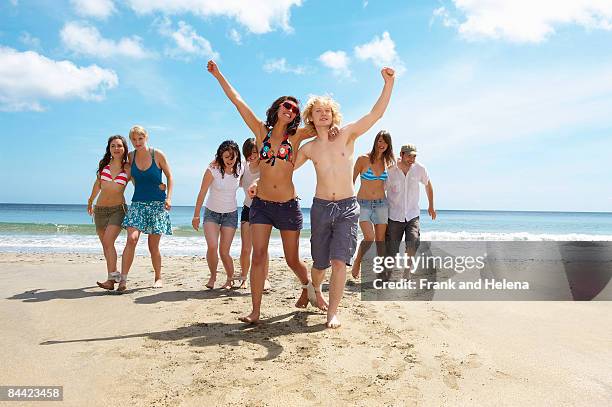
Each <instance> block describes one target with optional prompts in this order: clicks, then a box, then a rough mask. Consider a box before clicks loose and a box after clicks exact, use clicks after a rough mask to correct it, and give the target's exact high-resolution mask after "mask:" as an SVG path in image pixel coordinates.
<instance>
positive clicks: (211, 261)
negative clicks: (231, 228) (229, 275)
mask: <svg viewBox="0 0 612 407" xmlns="http://www.w3.org/2000/svg"><path fill="white" fill-rule="evenodd" d="M219 231H220V226H219V225H218V224H216V223H213V222H204V237H205V238H206V263H207V264H208V269H209V270H210V278H209V279H208V282H207V283H206V288H210V289H213V288H214V287H215V281H216V280H217V266H218V265H219V255H218V251H219Z"/></svg>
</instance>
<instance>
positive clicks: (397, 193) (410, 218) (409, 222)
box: [385, 144, 436, 256]
mask: <svg viewBox="0 0 612 407" xmlns="http://www.w3.org/2000/svg"><path fill="white" fill-rule="evenodd" d="M416 156H417V149H416V147H415V146H414V145H412V144H407V145H405V146H402V150H401V156H400V160H399V161H398V162H397V164H396V165H395V166H393V167H391V168H390V169H389V171H388V174H389V177H388V179H387V182H386V184H385V189H386V191H387V201H388V203H389V223H388V225H387V236H386V240H387V250H388V253H387V255H388V256H395V254H397V252H398V251H399V245H400V242H401V241H402V238H404V235H405V239H406V253H407V254H408V256H413V255H414V254H415V253H416V250H417V248H418V247H419V242H420V236H421V232H420V226H419V214H420V209H419V183H421V184H423V185H425V191H426V192H427V200H428V201H429V208H428V209H427V212H429V216H431V219H432V220H435V219H436V210H435V209H434V193H433V187H432V186H431V181H430V180H429V175H428V174H427V170H426V169H425V167H423V166H422V165H421V164H419V163H417V162H416Z"/></svg>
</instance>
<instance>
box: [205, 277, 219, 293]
mask: <svg viewBox="0 0 612 407" xmlns="http://www.w3.org/2000/svg"><path fill="white" fill-rule="evenodd" d="M216 279H217V278H216V277H211V278H209V279H208V283H206V285H205V287H206V288H208V289H209V290H212V289H213V288H215V280H216Z"/></svg>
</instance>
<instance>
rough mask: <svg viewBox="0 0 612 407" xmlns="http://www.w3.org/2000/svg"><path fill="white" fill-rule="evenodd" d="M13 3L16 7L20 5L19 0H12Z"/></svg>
mask: <svg viewBox="0 0 612 407" xmlns="http://www.w3.org/2000/svg"><path fill="white" fill-rule="evenodd" d="M10 1H11V4H12V5H13V6H15V7H17V6H18V5H19V1H18V0H10Z"/></svg>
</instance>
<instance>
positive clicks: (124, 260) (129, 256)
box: [117, 227, 140, 291]
mask: <svg viewBox="0 0 612 407" xmlns="http://www.w3.org/2000/svg"><path fill="white" fill-rule="evenodd" d="M139 238H140V230H138V229H136V228H133V227H128V228H127V239H126V241H125V249H123V254H122V255H121V280H122V281H121V282H120V283H119V287H117V291H125V290H126V282H125V280H126V279H127V275H128V273H129V272H130V267H132V263H133V262H134V253H135V252H136V245H137V244H138V239H139Z"/></svg>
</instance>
